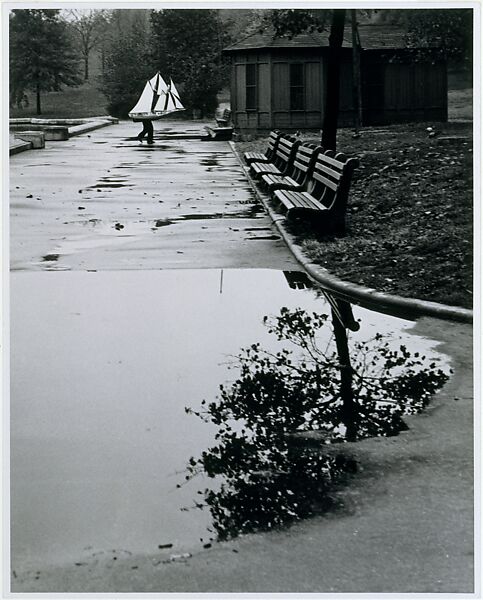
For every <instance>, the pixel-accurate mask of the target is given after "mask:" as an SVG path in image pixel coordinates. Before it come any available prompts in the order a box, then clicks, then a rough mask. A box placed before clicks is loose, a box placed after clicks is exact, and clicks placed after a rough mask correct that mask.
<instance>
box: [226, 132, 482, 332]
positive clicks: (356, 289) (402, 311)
mask: <svg viewBox="0 0 483 600" xmlns="http://www.w3.org/2000/svg"><path fill="white" fill-rule="evenodd" d="M228 143H229V144H230V147H231V149H232V152H233V154H234V155H235V157H236V159H237V160H238V163H239V164H240V166H241V168H242V169H243V171H244V173H245V174H246V176H247V179H248V182H249V184H250V186H251V188H252V190H253V191H254V193H255V195H256V196H257V198H258V199H259V201H260V202H261V203H262V205H263V207H264V208H265V210H266V211H267V213H268V215H269V217H270V219H271V220H272V222H273V224H274V225H275V227H276V228H277V230H278V232H279V233H280V235H281V237H282V239H283V240H284V242H285V243H286V244H287V246H288V248H289V250H290V252H291V253H292V254H293V256H294V258H295V259H296V260H297V261H298V262H299V263H300V264H301V266H302V267H303V269H304V270H305V271H306V272H307V274H308V275H309V276H310V277H311V278H312V279H313V280H314V281H316V282H317V283H319V284H320V285H321V286H323V287H324V288H326V289H327V290H329V291H332V292H335V293H337V294H338V295H340V296H342V297H344V298H345V299H347V300H351V301H354V300H355V301H357V302H358V303H360V304H363V305H364V306H366V307H367V308H372V309H375V310H378V311H379V312H384V313H389V314H393V315H395V316H399V317H403V318H404V317H405V318H417V317H422V316H427V317H435V318H437V319H446V320H449V321H460V322H463V323H472V322H473V311H472V310H469V309H466V308H460V307H458V306H449V305H447V304H439V303H437V302H431V301H429V300H419V299H416V298H403V297H401V296H395V295H393V294H385V293H384V292H378V291H377V290H375V289H373V288H369V287H365V286H362V285H359V284H356V283H351V282H348V281H343V280H342V279H339V278H338V277H336V276H335V275H332V274H331V273H330V272H329V271H328V270H327V269H325V268H324V267H321V266H320V265H317V264H316V263H313V262H311V261H310V259H309V258H308V257H307V256H306V255H305V254H304V252H303V251H302V248H301V247H300V246H299V245H298V244H297V243H296V241H295V238H294V236H293V235H291V234H290V233H288V231H287V230H286V229H285V227H284V225H283V223H284V221H285V217H284V216H283V215H280V214H278V213H276V212H275V211H274V210H273V209H272V208H271V207H270V205H269V200H270V198H269V197H268V196H267V195H266V194H263V193H262V192H261V191H260V190H259V189H258V188H257V186H256V185H255V183H254V181H253V180H252V178H251V177H250V175H249V170H248V168H247V167H246V166H245V165H244V164H243V162H242V159H241V157H240V155H239V153H238V151H237V150H236V148H235V144H234V142H228Z"/></svg>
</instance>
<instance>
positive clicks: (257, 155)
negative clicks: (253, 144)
mask: <svg viewBox="0 0 483 600" xmlns="http://www.w3.org/2000/svg"><path fill="white" fill-rule="evenodd" d="M281 135H282V134H281V133H280V131H277V130H276V129H275V130H274V131H271V132H270V136H269V137H268V147H267V149H266V150H265V152H245V154H244V155H243V158H244V159H245V162H247V163H248V164H249V165H250V164H251V163H253V162H261V163H267V162H270V161H271V160H272V159H273V158H274V156H275V150H276V148H277V144H278V140H279V139H280V137H281Z"/></svg>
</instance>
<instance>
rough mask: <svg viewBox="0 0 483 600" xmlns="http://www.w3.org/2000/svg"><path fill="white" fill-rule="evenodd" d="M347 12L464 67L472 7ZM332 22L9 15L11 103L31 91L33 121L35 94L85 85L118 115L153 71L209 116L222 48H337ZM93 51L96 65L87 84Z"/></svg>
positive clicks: (129, 13)
mask: <svg viewBox="0 0 483 600" xmlns="http://www.w3.org/2000/svg"><path fill="white" fill-rule="evenodd" d="M351 12H357V19H358V21H360V22H372V21H376V22H380V23H388V24H398V25H400V26H401V27H404V28H405V30H406V31H407V44H408V46H409V47H422V48H424V47H425V46H431V45H434V44H435V43H438V44H439V51H440V52H441V53H443V54H444V55H445V56H447V57H450V58H453V59H455V60H458V61H460V62H461V63H462V64H471V56H472V12H473V11H472V10H471V9H418V10H414V9H411V10H401V9H381V10H374V9H373V10H357V11H351ZM346 13H347V14H348V13H349V11H346ZM334 14H337V12H336V11H331V10H303V9H302V10H300V9H276V10H254V9H251V10H249V9H243V10H242V9H182V10H180V9H163V10H147V9H116V10H112V9H110V10H100V9H76V10H74V9H69V10H58V9H15V10H12V11H11V13H10V36H9V37H10V100H11V103H12V104H16V105H21V104H22V103H24V102H26V101H27V99H28V94H29V93H33V94H34V95H35V98H36V108H37V113H38V114H41V95H42V94H43V93H45V92H49V91H58V90H60V89H62V87H63V86H77V85H81V84H82V83H83V82H90V84H91V85H92V84H93V83H94V84H95V85H97V86H99V89H100V90H101V91H102V92H103V94H104V95H105V97H106V99H107V105H108V106H107V108H108V110H109V112H110V113H111V114H113V115H115V116H119V117H125V116H127V113H128V112H129V110H130V109H131V108H132V106H133V105H134V104H135V102H136V100H137V98H138V96H139V94H140V92H141V90H142V88H143V86H144V83H145V81H146V79H147V78H148V77H150V76H152V75H153V74H154V73H155V72H156V71H158V70H159V71H161V73H162V75H163V76H166V77H172V78H173V80H174V81H175V82H176V84H177V86H178V89H179V90H180V92H181V94H182V100H183V104H184V105H185V107H186V108H187V109H188V111H199V112H200V113H201V114H202V115H209V114H212V113H213V111H214V110H215V108H216V106H217V93H218V92H219V91H220V89H222V88H223V87H224V86H226V85H227V84H228V81H229V66H228V64H227V63H226V61H225V59H224V58H223V55H222V49H223V48H224V47H225V46H227V45H229V44H230V42H232V41H234V40H235V39H239V38H241V37H243V36H244V35H247V34H248V33H251V32H254V31H257V30H263V29H266V28H268V27H270V28H271V29H272V30H274V31H275V35H289V36H290V35H296V34H297V33H300V32H302V31H306V30H310V29H318V30H322V29H330V28H332V29H331V37H332V39H333V40H334V44H335V45H336V44H337V43H338V42H337V39H340V35H339V36H337V35H336V34H337V30H338V31H339V33H340V29H341V26H342V21H341V19H340V18H339V23H338V25H337V27H336V28H335V29H334V20H333V15H334ZM338 14H339V17H340V16H341V13H338ZM346 21H347V15H346ZM93 52H96V53H97V55H98V56H97V57H96V58H98V59H99V62H100V65H101V67H100V75H98V77H97V78H94V81H92V78H91V71H90V60H91V57H92V55H93Z"/></svg>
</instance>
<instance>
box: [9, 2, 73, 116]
mask: <svg viewBox="0 0 483 600" xmlns="http://www.w3.org/2000/svg"><path fill="white" fill-rule="evenodd" d="M59 12H60V11H59V10H56V9H55V10H54V9H16V10H13V11H12V13H11V15H10V100H11V102H13V103H17V104H18V103H19V102H21V101H22V100H23V99H24V98H25V97H26V92H27V91H33V92H34V93H35V95H36V104H37V114H38V115H40V114H42V108H41V100H40V96H41V92H49V91H59V90H60V89H62V86H63V85H67V86H76V85H79V84H80V83H81V81H82V80H81V79H80V77H79V75H78V60H77V57H76V54H75V51H74V49H73V47H72V44H71V42H70V40H69V36H68V35H67V31H66V24H65V23H64V22H63V21H62V20H61V19H60V18H59Z"/></svg>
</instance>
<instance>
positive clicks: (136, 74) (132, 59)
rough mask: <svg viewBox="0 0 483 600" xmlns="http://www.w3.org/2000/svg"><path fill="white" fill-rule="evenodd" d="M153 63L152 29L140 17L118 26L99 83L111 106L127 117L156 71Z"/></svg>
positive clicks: (113, 110)
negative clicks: (123, 26)
mask: <svg viewBox="0 0 483 600" xmlns="http://www.w3.org/2000/svg"><path fill="white" fill-rule="evenodd" d="M153 69H154V67H153V66H152V64H151V63H150V31H149V29H148V28H146V26H145V25H144V24H143V23H142V22H141V21H140V20H137V21H134V22H133V23H132V24H131V25H130V27H127V28H125V29H123V30H119V31H118V32H117V33H116V35H115V36H113V38H112V39H111V41H110V43H109V45H108V47H107V48H106V50H105V59H104V71H103V75H102V81H101V85H100V89H101V91H102V92H103V93H104V95H105V96H106V98H107V99H108V102H109V104H108V110H109V112H110V114H112V115H114V116H116V117H126V116H127V115H128V113H129V111H130V110H131V109H132V107H133V106H134V105H135V104H136V102H137V100H138V98H139V95H140V94H141V92H142V90H143V88H144V85H145V84H146V80H147V79H149V78H150V77H151V76H152V75H153Z"/></svg>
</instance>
